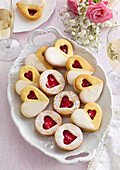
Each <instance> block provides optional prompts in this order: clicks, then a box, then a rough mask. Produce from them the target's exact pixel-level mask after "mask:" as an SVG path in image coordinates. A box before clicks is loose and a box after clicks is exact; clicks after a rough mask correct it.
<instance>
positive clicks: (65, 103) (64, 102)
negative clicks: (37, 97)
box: [60, 96, 73, 108]
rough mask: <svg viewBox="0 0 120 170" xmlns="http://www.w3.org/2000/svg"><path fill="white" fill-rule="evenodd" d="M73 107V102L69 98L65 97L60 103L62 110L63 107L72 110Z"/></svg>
mask: <svg viewBox="0 0 120 170" xmlns="http://www.w3.org/2000/svg"><path fill="white" fill-rule="evenodd" d="M72 106H73V102H72V101H70V100H69V98H68V96H64V97H63V98H62V101H61V103H60V108H62V107H67V108H71V107H72Z"/></svg>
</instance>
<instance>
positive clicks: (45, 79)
mask: <svg viewBox="0 0 120 170" xmlns="http://www.w3.org/2000/svg"><path fill="white" fill-rule="evenodd" d="M39 86H40V88H41V89H42V91H43V92H44V93H46V94H48V95H55V94H57V93H59V92H60V91H62V90H63V89H64V86H65V80H64V77H63V75H62V74H61V73H59V72H58V71H56V70H52V69H50V70H46V71H44V72H43V73H42V74H41V76H40V79H39Z"/></svg>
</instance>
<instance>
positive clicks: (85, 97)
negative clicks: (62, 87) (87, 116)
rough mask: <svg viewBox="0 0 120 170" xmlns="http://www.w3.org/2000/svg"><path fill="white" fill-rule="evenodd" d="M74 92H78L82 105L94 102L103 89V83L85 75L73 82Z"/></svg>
mask: <svg viewBox="0 0 120 170" xmlns="http://www.w3.org/2000/svg"><path fill="white" fill-rule="evenodd" d="M73 86H74V88H75V90H76V91H78V92H80V93H79V97H80V99H81V101H82V103H84V104H86V103H89V102H96V101H97V100H98V98H99V97H100V94H101V92H102V89H103V81H102V80H100V79H99V78H97V77H95V76H91V75H87V74H82V75H79V76H78V77H77V78H76V79H75V80H74V82H73Z"/></svg>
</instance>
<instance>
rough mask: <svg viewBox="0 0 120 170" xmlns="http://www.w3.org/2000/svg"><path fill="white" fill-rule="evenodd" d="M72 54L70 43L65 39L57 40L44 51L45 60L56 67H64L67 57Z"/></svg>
mask: <svg viewBox="0 0 120 170" xmlns="http://www.w3.org/2000/svg"><path fill="white" fill-rule="evenodd" d="M72 55H73V48H72V45H71V44H70V42H69V41H67V40H66V39H59V40H57V41H56V43H55V45H54V47H50V48H48V49H47V50H46V52H45V58H46V60H47V61H48V62H49V63H50V64H51V65H53V66H56V67H65V66H66V61H67V59H68V58H69V57H70V56H72Z"/></svg>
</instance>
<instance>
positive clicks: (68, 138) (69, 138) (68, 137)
mask: <svg viewBox="0 0 120 170" xmlns="http://www.w3.org/2000/svg"><path fill="white" fill-rule="evenodd" d="M63 136H64V144H66V145H69V144H70V143H71V142H73V141H74V140H75V139H76V138H77V137H76V136H74V135H73V134H72V133H71V132H69V131H68V130H64V131H63Z"/></svg>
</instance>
